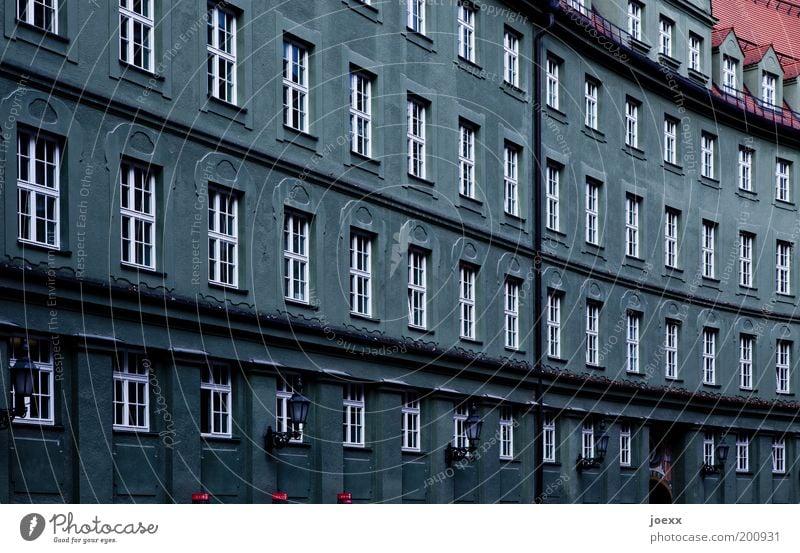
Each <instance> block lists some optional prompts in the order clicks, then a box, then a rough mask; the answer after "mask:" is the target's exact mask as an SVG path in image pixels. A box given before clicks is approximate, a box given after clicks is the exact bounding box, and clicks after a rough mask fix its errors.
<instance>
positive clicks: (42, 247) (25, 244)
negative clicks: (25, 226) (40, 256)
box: [17, 238, 72, 257]
mask: <svg viewBox="0 0 800 553" xmlns="http://www.w3.org/2000/svg"><path fill="white" fill-rule="evenodd" d="M17 245H18V246H19V247H20V248H33V249H34V250H39V251H42V252H47V253H48V254H51V253H52V254H53V255H58V256H61V257H70V256H71V255H72V252H71V251H69V250H61V249H59V248H56V247H54V246H50V245H47V244H40V243H39V242H31V241H29V240H23V239H22V238H17Z"/></svg>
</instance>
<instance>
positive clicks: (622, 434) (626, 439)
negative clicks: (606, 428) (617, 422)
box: [619, 423, 631, 467]
mask: <svg viewBox="0 0 800 553" xmlns="http://www.w3.org/2000/svg"><path fill="white" fill-rule="evenodd" d="M619 466H621V467H629V466H631V425H630V424H627V423H626V424H623V425H622V426H621V427H620V430H619Z"/></svg>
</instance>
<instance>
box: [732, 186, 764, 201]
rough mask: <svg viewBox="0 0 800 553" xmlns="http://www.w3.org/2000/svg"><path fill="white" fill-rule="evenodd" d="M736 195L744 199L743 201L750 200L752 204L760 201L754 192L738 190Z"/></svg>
mask: <svg viewBox="0 0 800 553" xmlns="http://www.w3.org/2000/svg"><path fill="white" fill-rule="evenodd" d="M735 194H736V195H737V196H739V197H740V198H742V199H743V200H750V201H751V202H757V201H758V194H756V193H755V192H753V191H752V190H743V189H741V188H737V189H736V192H735Z"/></svg>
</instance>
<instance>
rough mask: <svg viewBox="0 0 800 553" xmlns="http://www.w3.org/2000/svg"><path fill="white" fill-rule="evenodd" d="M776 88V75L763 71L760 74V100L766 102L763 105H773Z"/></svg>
mask: <svg viewBox="0 0 800 553" xmlns="http://www.w3.org/2000/svg"><path fill="white" fill-rule="evenodd" d="M777 88H778V77H777V76H776V75H774V74H772V73H769V72H768V71H764V73H763V74H762V75H761V101H762V102H764V104H766V106H765V107H777V106H775V98H776V96H775V91H776V90H777Z"/></svg>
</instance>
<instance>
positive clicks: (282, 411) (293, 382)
mask: <svg viewBox="0 0 800 553" xmlns="http://www.w3.org/2000/svg"><path fill="white" fill-rule="evenodd" d="M297 383H298V378H297V377H291V376H289V377H284V376H280V375H279V376H278V383H277V386H276V390H275V428H276V430H275V431H276V432H291V431H294V432H299V433H300V437H299V438H291V439H290V441H292V442H294V443H302V442H303V436H302V433H303V427H302V425H300V424H292V419H291V407H290V404H289V400H290V399H292V395H294V392H295V389H296V387H297Z"/></svg>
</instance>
